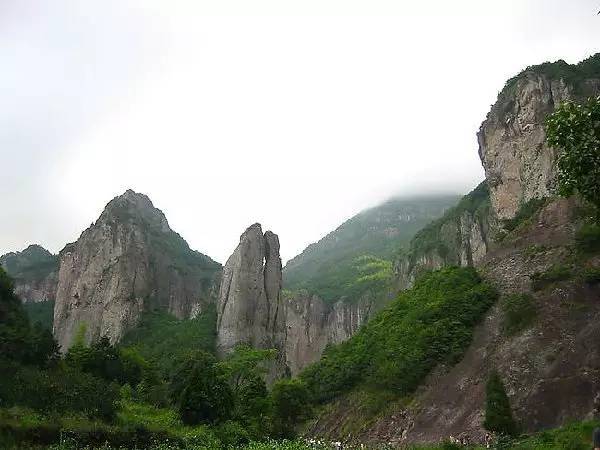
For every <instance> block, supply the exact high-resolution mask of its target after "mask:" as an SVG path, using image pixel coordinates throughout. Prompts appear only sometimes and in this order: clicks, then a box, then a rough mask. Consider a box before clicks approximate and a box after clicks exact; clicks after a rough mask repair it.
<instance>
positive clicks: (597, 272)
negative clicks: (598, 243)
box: [583, 267, 600, 284]
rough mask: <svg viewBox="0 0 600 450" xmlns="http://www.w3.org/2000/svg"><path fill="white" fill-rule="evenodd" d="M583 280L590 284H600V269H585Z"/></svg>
mask: <svg viewBox="0 0 600 450" xmlns="http://www.w3.org/2000/svg"><path fill="white" fill-rule="evenodd" d="M583 280H584V281H585V282H586V283H588V284H598V283H600V267H588V268H586V269H584V271H583Z"/></svg>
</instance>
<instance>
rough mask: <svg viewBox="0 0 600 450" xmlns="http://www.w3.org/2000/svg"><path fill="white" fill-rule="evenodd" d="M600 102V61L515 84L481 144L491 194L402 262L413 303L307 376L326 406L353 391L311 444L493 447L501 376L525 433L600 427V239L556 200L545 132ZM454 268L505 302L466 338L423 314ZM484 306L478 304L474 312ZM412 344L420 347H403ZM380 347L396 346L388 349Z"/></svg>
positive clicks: (482, 189) (532, 70) (587, 219)
mask: <svg viewBox="0 0 600 450" xmlns="http://www.w3.org/2000/svg"><path fill="white" fill-rule="evenodd" d="M599 94H600V54H598V55H596V56H593V57H592V58H589V59H588V60H585V61H583V62H581V63H580V64H577V65H568V64H566V63H565V62H564V61H559V62H556V63H546V64H542V65H539V66H533V67H529V68H527V69H526V70H525V71H523V72H522V73H520V74H519V75H517V76H516V77H515V78H513V79H511V80H509V81H508V82H507V84H506V86H505V87H504V89H503V90H502V91H501V92H500V94H499V96H498V99H497V101H496V103H495V104H494V105H493V106H492V108H491V111H490V112H489V113H488V115H487V117H486V119H485V121H484V122H483V123H482V125H481V128H480V130H479V133H478V140H479V155H480V158H481V162H482V165H483V167H484V169H485V172H486V180H485V182H484V183H482V184H481V185H480V186H478V187H477V188H476V189H475V190H474V191H473V192H471V193H470V194H468V195H467V196H465V197H464V198H463V199H462V200H461V202H459V204H458V205H457V206H456V207H455V208H452V209H450V210H448V211H447V212H446V213H445V214H444V216H442V217H441V218H439V219H438V220H436V221H434V222H432V223H431V224H430V225H428V226H427V227H425V228H424V229H423V230H422V231H420V232H419V233H417V235H416V236H415V237H414V238H413V240H412V241H411V243H410V245H409V249H408V251H407V252H406V253H404V254H402V255H400V256H399V258H397V260H396V261H395V263H394V267H395V271H394V277H395V279H394V284H395V285H396V286H398V287H399V288H402V289H405V288H408V289H409V290H407V291H405V293H403V294H400V296H399V297H398V298H397V299H396V300H394V302H392V304H391V305H390V306H389V307H388V308H385V309H384V310H383V311H381V312H380V313H378V314H376V315H374V316H373V317H372V319H371V320H370V321H369V323H368V324H367V326H365V327H364V328H363V329H362V330H361V332H359V333H358V334H357V335H355V336H354V337H352V338H350V339H349V340H348V341H346V342H345V343H344V344H342V345H339V346H333V347H331V348H330V349H328V350H327V351H326V352H325V355H324V358H323V359H322V360H321V361H319V362H317V363H316V364H315V365H314V366H310V367H309V368H308V369H306V371H304V372H302V373H301V375H300V376H301V378H304V379H306V380H307V381H308V382H309V384H311V385H314V386H316V388H313V395H316V396H317V398H318V396H319V392H320V391H319V389H321V390H322V389H323V386H325V385H326V383H330V384H332V386H333V387H334V388H335V386H336V383H338V384H339V382H340V381H339V380H338V379H337V378H339V377H340V376H343V377H345V379H349V380H350V382H349V383H346V384H344V385H342V387H340V388H335V389H338V390H337V391H336V390H335V389H333V388H332V389H329V390H328V391H327V392H324V393H322V394H321V399H322V400H321V401H322V402H323V403H325V404H326V406H324V407H322V408H320V411H322V412H321V413H320V414H318V416H317V418H316V419H315V420H314V421H312V422H310V423H309V424H308V425H307V429H306V430H305V433H306V434H307V435H309V436H311V437H315V436H320V437H324V438H329V439H344V440H357V441H360V442H363V443H370V444H377V443H386V444H392V445H398V446H402V445H407V444H411V443H432V442H440V441H443V440H446V439H448V438H449V437H450V436H454V437H459V438H460V439H461V440H466V441H468V442H470V443H485V442H486V439H487V438H486V436H487V435H488V432H487V431H486V430H485V429H484V427H483V419H484V417H485V408H486V396H487V394H486V380H488V379H490V378H491V377H492V375H494V374H497V376H498V377H499V378H500V380H501V381H502V383H503V384H504V385H505V390H506V394H507V396H508V401H509V404H510V408H511V410H512V414H513V416H514V418H515V420H516V421H517V422H518V424H519V425H520V427H521V429H522V430H523V431H525V432H534V431H537V430H540V429H546V428H551V427H557V426H562V425H565V424H566V423H569V422H571V421H575V420H587V419H589V418H591V417H593V416H594V414H595V411H596V410H597V406H598V405H597V401H596V400H594V399H595V398H598V396H599V395H600V386H599V385H598V374H600V352H598V351H597V349H596V348H595V346H593V345H590V343H592V342H598V339H600V320H599V319H600V305H599V304H598V298H600V283H598V280H600V246H599V245H598V242H599V241H600V227H599V226H598V225H597V223H595V222H594V221H593V219H592V218H591V217H592V216H593V214H592V212H591V211H590V210H589V209H588V207H587V206H586V204H585V203H583V202H582V201H581V200H580V199H578V198H577V197H572V198H568V199H565V198H558V197H556V196H555V194H554V186H555V182H556V175H557V168H556V156H557V155H556V152H555V150H554V149H551V148H549V147H548V145H547V144H546V142H545V130H544V120H545V118H546V117H547V115H548V114H549V113H551V112H552V111H553V110H554V108H555V107H556V106H557V105H558V104H559V103H560V102H561V101H565V100H573V101H581V100H584V99H586V98H587V97H591V96H597V95H599ZM456 265H459V266H475V267H476V268H477V271H478V272H479V274H480V276H481V277H482V279H483V280H485V282H486V283H489V284H491V285H492V286H494V287H495V288H496V289H497V291H498V293H499V295H500V297H499V300H498V301H497V302H495V304H493V305H491V307H490V308H489V310H488V311H487V312H485V313H484V314H483V316H482V317H481V319H480V320H473V322H472V323H471V326H470V328H466V329H465V328H463V326H464V324H461V323H460V320H462V318H463V316H462V315H461V316H460V317H459V318H454V319H453V318H452V316H451V314H448V318H450V319H451V320H450V321H446V322H444V317H443V315H440V311H439V308H441V307H444V304H443V301H445V300H444V299H445V297H444V296H443V297H441V298H440V301H441V302H436V303H434V304H432V305H431V309H430V310H428V311H425V315H424V316H421V314H422V312H421V310H420V309H419V308H420V307H421V306H422V304H423V302H427V301H430V299H431V298H432V295H437V294H436V292H438V290H439V287H440V286H443V283H444V282H445V281H446V277H442V278H440V279H439V280H437V281H436V277H438V276H439V275H440V274H447V271H448V270H451V271H455V270H458V269H456V268H450V269H448V268H446V269H443V268H444V267H445V266H456ZM440 268H442V269H441V271H438V272H433V275H431V274H429V275H427V274H426V273H427V272H428V271H431V270H436V269H440ZM453 286H458V284H454V285H453ZM447 289H448V290H449V291H450V289H454V288H453V287H450V286H449V287H448V288H447ZM452 295H455V294H452ZM419 296H422V297H423V300H422V301H421V302H414V300H413V299H414V298H418V297H419ZM461 298H462V296H459V297H457V299H456V300H457V303H456V305H455V306H454V307H456V306H459V305H461ZM484 299H485V297H482V296H475V297H473V302H471V305H472V307H473V308H474V307H475V305H476V304H477V302H480V301H482V300H484ZM464 306H465V307H466V308H469V304H468V303H467V304H464ZM450 311H451V312H452V310H450ZM411 320H416V322H415V323H414V324H413V325H410V326H409V325H407V326H403V323H405V322H406V321H411ZM415 327H416V328H415ZM419 329H421V330H422V333H419V332H417V331H415V330H419ZM392 333H393V335H391V334H392ZM411 335H413V336H414V339H413V342H414V346H406V347H405V348H404V350H403V348H402V347H398V345H399V344H402V345H405V344H404V343H405V342H410V340H408V339H407V337H409V336H411ZM378 336H380V337H381V339H385V340H389V341H390V342H389V343H388V344H387V345H385V346H383V347H382V345H381V344H380V343H379V342H378V341H377V340H376V338H377V337H378ZM465 340H466V341H465ZM465 342H467V344H468V345H466V346H465V345H464V344H465ZM423 343H427V345H422V344H423ZM457 343H459V344H460V345H456V344H457ZM445 355H447V356H448V357H449V358H448V359H446V356H445ZM450 356H451V357H450ZM435 360H437V364H435V365H433V366H431V365H429V366H424V365H423V364H431V362H432V361H435ZM406 367H416V368H418V369H420V370H422V369H423V367H426V370H423V371H422V372H417V371H411V372H402V370H403V368H406ZM329 368H331V369H329ZM332 369H333V370H332ZM411 376H413V377H417V378H416V379H414V378H411ZM494 376H495V375H494ZM364 380H366V381H367V382H370V384H369V383H365V381H364ZM382 380H383V381H382ZM388 382H389V384H387V383H388ZM346 385H348V386H354V387H353V388H351V389H348V388H347V386H346ZM536 448H537V447H536ZM540 448H541V447H540ZM557 448H558V447H557ZM561 448H562V447H561ZM565 448H566V447H565Z"/></svg>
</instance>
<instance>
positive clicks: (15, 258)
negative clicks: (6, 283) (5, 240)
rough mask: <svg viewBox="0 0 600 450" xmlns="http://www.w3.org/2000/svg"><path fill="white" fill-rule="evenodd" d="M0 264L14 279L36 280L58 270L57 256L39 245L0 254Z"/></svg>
mask: <svg viewBox="0 0 600 450" xmlns="http://www.w3.org/2000/svg"><path fill="white" fill-rule="evenodd" d="M0 265H1V266H2V267H3V268H4V270H6V272H7V273H8V274H9V275H10V276H11V277H12V278H13V279H14V280H27V281H29V282H37V281H40V280H42V279H44V278H45V277H46V276H48V275H49V274H50V273H51V272H54V271H57V270H58V256H56V255H53V254H52V253H50V252H49V251H48V250H46V249H44V248H43V247H40V246H39V245H30V246H29V247H27V248H26V249H25V250H23V251H22V252H16V253H7V254H6V255H3V256H0Z"/></svg>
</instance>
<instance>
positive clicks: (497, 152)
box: [477, 55, 600, 219]
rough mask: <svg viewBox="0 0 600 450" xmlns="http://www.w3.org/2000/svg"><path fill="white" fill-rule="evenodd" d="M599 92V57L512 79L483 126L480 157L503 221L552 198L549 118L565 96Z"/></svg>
mask: <svg viewBox="0 0 600 450" xmlns="http://www.w3.org/2000/svg"><path fill="white" fill-rule="evenodd" d="M599 93H600V57H599V56H598V55H596V56H593V57H591V58H589V59H587V60H585V61H583V62H581V63H580V64H578V65H576V66H571V65H568V64H566V63H565V62H564V61H558V62H556V63H552V64H550V63H547V64H542V65H540V66H535V67H530V68H528V69H527V70H525V71H524V72H523V73H521V74H519V75H518V76H517V77H515V78H513V79H512V80H510V81H509V82H508V83H507V85H506V87H505V88H504V89H503V90H502V92H501V93H500V95H499V96H498V100H497V101H496V103H495V104H494V105H493V106H492V109H491V111H490V112H489V113H488V115H487V118H486V120H485V121H484V122H483V123H482V124H481V128H480V130H479V133H478V134H477V138H478V141H479V156H480V158H481V162H482V164H483V167H484V169H485V173H486V179H487V181H488V185H489V187H490V197H491V202H492V206H493V209H494V211H495V213H496V215H497V217H498V218H499V219H510V218H512V217H514V215H515V213H516V212H517V211H518V209H519V207H520V205H522V204H523V203H524V202H526V201H527V200H530V199H532V198H540V197H547V196H548V195H550V194H551V193H552V191H553V187H554V184H555V181H556V180H555V177H556V167H555V163H556V154H555V152H554V150H552V149H551V148H549V147H548V145H547V144H546V141H545V140H546V135H545V131H544V127H543V123H544V120H545V118H546V116H547V115H548V114H549V113H551V112H552V111H553V110H554V108H555V107H556V106H557V105H558V104H560V103H561V102H564V101H566V100H581V99H585V98H587V97H591V96H597V95H598V94H599Z"/></svg>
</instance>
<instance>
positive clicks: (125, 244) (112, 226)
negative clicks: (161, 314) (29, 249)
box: [54, 190, 220, 350]
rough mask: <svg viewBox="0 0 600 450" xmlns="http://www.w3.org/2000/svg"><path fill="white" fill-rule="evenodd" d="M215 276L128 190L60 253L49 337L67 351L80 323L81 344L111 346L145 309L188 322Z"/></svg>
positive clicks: (211, 266) (215, 269) (209, 293)
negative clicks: (107, 341)
mask: <svg viewBox="0 0 600 450" xmlns="http://www.w3.org/2000/svg"><path fill="white" fill-rule="evenodd" d="M219 273H220V265H219V264H218V263H216V262H214V261H212V260H211V259H210V258H209V257H207V256H204V255H202V254H200V253H198V252H195V251H192V250H190V248H189V247H188V245H187V243H186V242H185V241H184V240H183V239H182V238H181V236H179V235H178V234H177V233H175V232H174V231H173V230H171V228H170V227H169V224H168V222H167V219H166V217H165V216H164V214H163V213H162V212H161V211H160V210H158V209H156V208H155V207H154V206H153V204H152V202H151V201H150V199H149V198H148V197H147V196H145V195H143V194H138V193H135V192H133V191H131V190H128V191H127V192H125V194H123V195H121V196H119V197H116V198H115V199H113V200H112V201H111V202H110V203H109V204H108V205H107V206H106V208H105V210H104V212H103V213H102V215H101V216H100V218H99V219H98V220H97V221H96V223H94V224H92V225H91V226H90V227H89V228H88V229H87V230H85V231H84V232H83V233H82V234H81V236H80V238H79V239H78V240H77V242H74V243H72V244H68V245H67V246H66V247H65V248H64V249H63V250H62V251H61V253H60V270H59V273H58V286H57V292H56V304H55V308H54V335H55V337H56V339H57V340H58V343H59V345H60V346H61V348H62V349H63V350H66V349H67V348H68V347H69V346H70V345H71V343H72V339H73V337H74V335H75V334H76V333H77V332H78V330H79V329H80V328H81V326H82V325H83V326H85V329H86V339H87V341H93V340H96V339H98V338H99V337H101V336H108V337H109V338H110V340H111V341H112V342H116V341H118V340H119V339H120V338H121V337H122V335H123V334H124V332H125V331H126V330H128V329H130V328H132V327H133V326H135V325H136V324H137V322H138V320H139V318H140V315H141V314H142V312H144V311H150V310H154V309H157V310H162V311H168V312H169V313H171V314H173V315H175V316H176V317H178V318H181V319H183V318H189V317H193V316H195V315H196V314H198V313H199V312H201V311H202V310H203V309H204V307H205V306H206V305H207V304H208V303H210V302H213V301H214V295H215V290H216V289H215V287H216V283H218V277H219Z"/></svg>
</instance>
